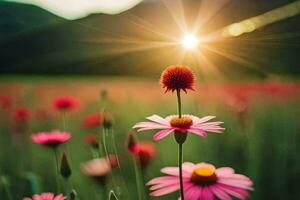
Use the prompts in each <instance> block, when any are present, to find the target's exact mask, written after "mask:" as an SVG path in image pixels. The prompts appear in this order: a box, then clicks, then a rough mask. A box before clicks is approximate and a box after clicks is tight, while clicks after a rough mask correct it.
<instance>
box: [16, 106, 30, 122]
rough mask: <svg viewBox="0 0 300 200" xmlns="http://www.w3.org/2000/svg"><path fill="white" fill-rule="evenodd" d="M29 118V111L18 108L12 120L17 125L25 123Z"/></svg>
mask: <svg viewBox="0 0 300 200" xmlns="http://www.w3.org/2000/svg"><path fill="white" fill-rule="evenodd" d="M29 118H30V111H29V109H28V108H25V107H23V108H18V109H17V110H16V111H15V113H14V119H15V121H16V122H17V123H22V122H27V121H28V120H29Z"/></svg>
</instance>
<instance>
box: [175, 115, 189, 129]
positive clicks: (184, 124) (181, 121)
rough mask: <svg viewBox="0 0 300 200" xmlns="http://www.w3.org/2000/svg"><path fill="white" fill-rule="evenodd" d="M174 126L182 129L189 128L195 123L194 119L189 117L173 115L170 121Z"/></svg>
mask: <svg viewBox="0 0 300 200" xmlns="http://www.w3.org/2000/svg"><path fill="white" fill-rule="evenodd" d="M170 124H171V126H172V127H175V128H180V129H188V128H190V127H191V126H192V125H193V120H192V119H191V118H189V117H186V116H183V117H181V118H179V117H173V118H172V119H171V122H170Z"/></svg>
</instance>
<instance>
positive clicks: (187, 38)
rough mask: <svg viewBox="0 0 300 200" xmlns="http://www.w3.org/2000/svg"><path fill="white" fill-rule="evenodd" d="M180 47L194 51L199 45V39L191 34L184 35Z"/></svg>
mask: <svg viewBox="0 0 300 200" xmlns="http://www.w3.org/2000/svg"><path fill="white" fill-rule="evenodd" d="M181 44H182V46H183V47H184V48H185V49H195V48H196V47H197V46H198V44H199V39H198V38H197V37H196V36H195V35H193V34H190V33H189V34H186V35H184V37H183V38H182V42H181Z"/></svg>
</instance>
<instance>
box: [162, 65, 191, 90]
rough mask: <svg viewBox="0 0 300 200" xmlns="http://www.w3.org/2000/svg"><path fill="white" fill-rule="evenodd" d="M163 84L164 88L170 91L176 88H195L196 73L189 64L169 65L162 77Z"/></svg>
mask: <svg viewBox="0 0 300 200" xmlns="http://www.w3.org/2000/svg"><path fill="white" fill-rule="evenodd" d="M160 82H161V85H162V87H163V88H165V89H166V92H168V91H172V92H173V91H175V90H183V91H185V92H187V91H186V90H188V89H189V90H194V89H193V86H194V82H195V78H194V74H193V72H192V71H191V69H190V68H189V67H187V66H181V65H175V66H169V67H167V68H166V69H165V70H164V71H163V73H162V75H161V79H160Z"/></svg>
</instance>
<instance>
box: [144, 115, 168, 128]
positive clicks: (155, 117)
mask: <svg viewBox="0 0 300 200" xmlns="http://www.w3.org/2000/svg"><path fill="white" fill-rule="evenodd" d="M146 119H148V120H150V121H153V122H156V123H159V124H163V125H167V126H169V125H170V122H169V121H168V120H166V119H164V118H162V117H160V116H158V115H152V116H150V117H147V118H146Z"/></svg>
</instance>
